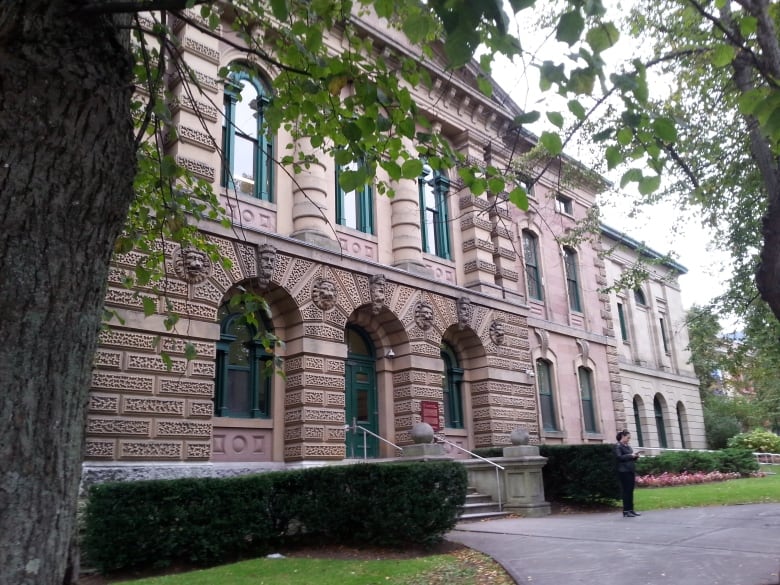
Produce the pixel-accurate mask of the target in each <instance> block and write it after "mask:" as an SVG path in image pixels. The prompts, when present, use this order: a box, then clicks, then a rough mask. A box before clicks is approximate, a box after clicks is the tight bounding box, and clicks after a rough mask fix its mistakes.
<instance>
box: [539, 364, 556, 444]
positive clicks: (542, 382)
mask: <svg viewBox="0 0 780 585" xmlns="http://www.w3.org/2000/svg"><path fill="white" fill-rule="evenodd" d="M536 383H537V385H538V387H539V406H540V407H541V410H542V428H543V429H544V430H545V431H557V430H558V420H557V418H556V416H555V399H554V397H553V384H552V366H551V365H550V362H548V361H546V360H536Z"/></svg>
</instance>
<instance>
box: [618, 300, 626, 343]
mask: <svg viewBox="0 0 780 585" xmlns="http://www.w3.org/2000/svg"><path fill="white" fill-rule="evenodd" d="M617 312H618V322H619V323H620V338H621V339H622V340H623V341H628V327H626V315H625V310H624V309H623V303H618V304H617Z"/></svg>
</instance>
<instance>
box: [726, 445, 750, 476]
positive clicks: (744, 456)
mask: <svg viewBox="0 0 780 585" xmlns="http://www.w3.org/2000/svg"><path fill="white" fill-rule="evenodd" d="M716 455H717V456H718V471H722V472H724V473H730V472H734V473H739V474H741V475H750V474H751V473H755V472H756V471H758V470H759V468H760V465H759V464H758V461H756V458H755V457H754V456H753V452H752V451H751V450H750V449H739V448H735V447H730V448H728V449H723V450H722V451H718V452H717V453H716Z"/></svg>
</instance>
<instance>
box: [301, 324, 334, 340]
mask: <svg viewBox="0 0 780 585" xmlns="http://www.w3.org/2000/svg"><path fill="white" fill-rule="evenodd" d="M303 334H304V336H305V337H314V338H317V339H326V340H328V341H339V342H343V341H344V330H343V329H339V328H336V327H332V326H330V325H325V324H314V323H306V324H304V326H303Z"/></svg>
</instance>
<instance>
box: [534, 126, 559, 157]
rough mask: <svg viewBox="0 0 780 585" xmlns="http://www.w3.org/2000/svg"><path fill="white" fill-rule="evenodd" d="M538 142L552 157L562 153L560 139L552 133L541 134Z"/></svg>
mask: <svg viewBox="0 0 780 585" xmlns="http://www.w3.org/2000/svg"><path fill="white" fill-rule="evenodd" d="M539 142H541V143H542V146H544V147H545V148H546V149H547V151H548V152H549V153H550V154H551V155H553V156H557V155H559V154H561V152H562V151H563V143H562V142H561V137H560V136H559V135H558V134H556V133H554V132H542V135H541V136H540V137H539Z"/></svg>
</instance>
